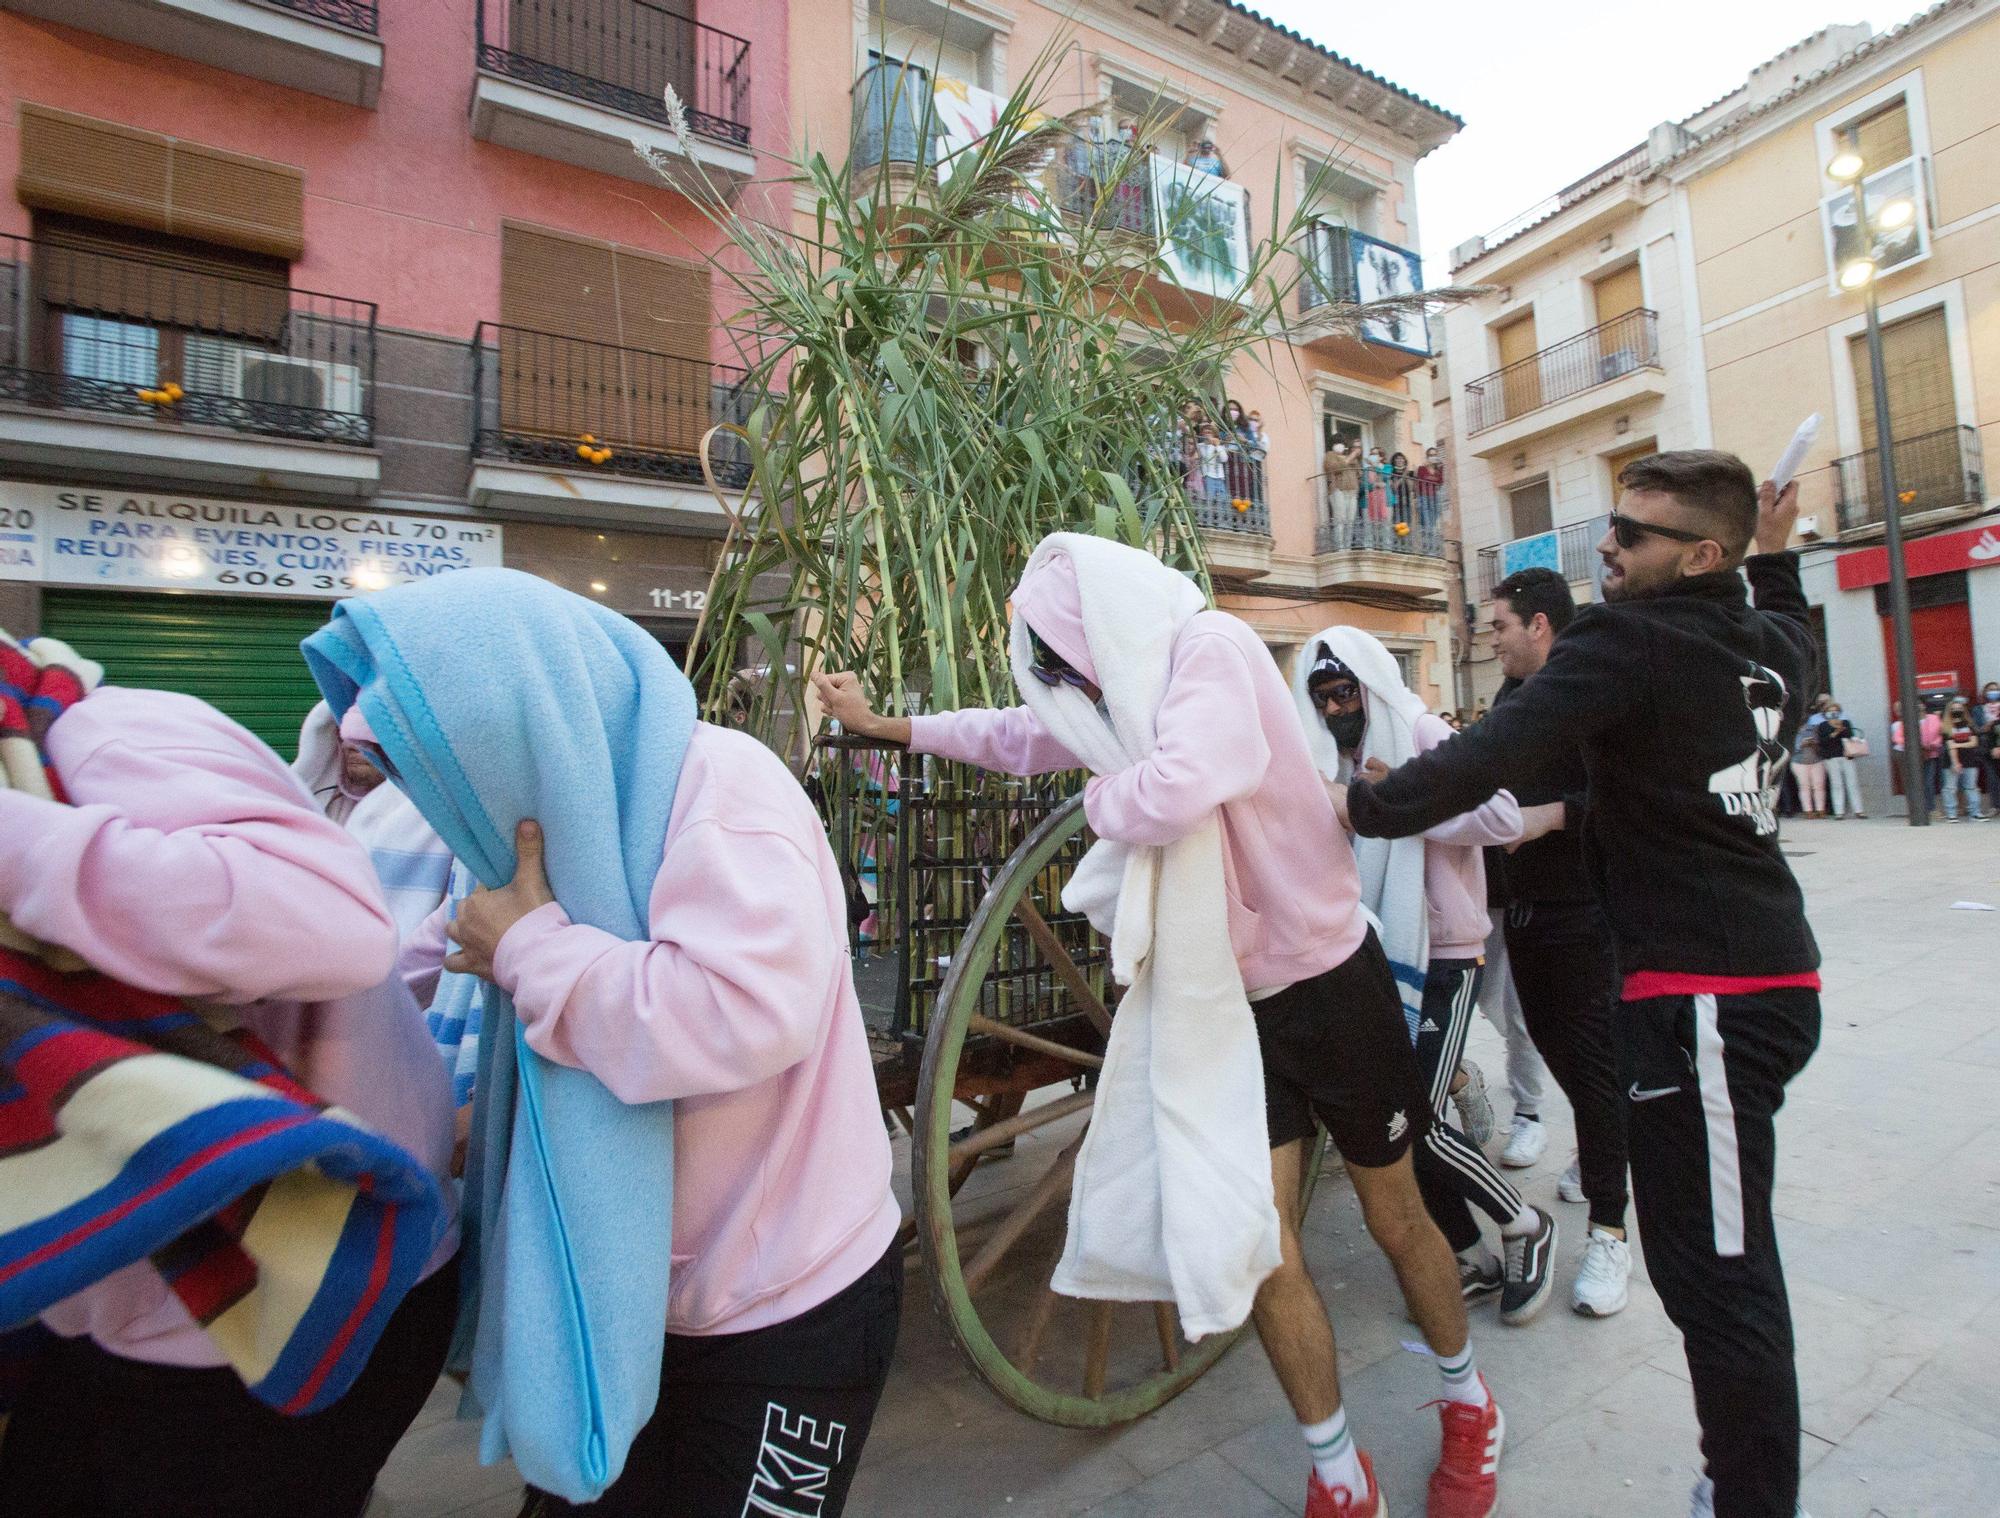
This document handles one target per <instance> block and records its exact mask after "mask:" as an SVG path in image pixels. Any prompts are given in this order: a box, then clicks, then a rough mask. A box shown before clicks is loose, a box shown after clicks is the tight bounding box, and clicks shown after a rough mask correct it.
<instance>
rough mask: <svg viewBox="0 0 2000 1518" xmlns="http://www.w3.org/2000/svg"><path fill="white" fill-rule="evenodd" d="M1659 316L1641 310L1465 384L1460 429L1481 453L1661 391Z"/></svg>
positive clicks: (1498, 450)
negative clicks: (1463, 411)
mask: <svg viewBox="0 0 2000 1518" xmlns="http://www.w3.org/2000/svg"><path fill="white" fill-rule="evenodd" d="M1659 326H1660V319H1659V316H1658V314H1657V313H1656V312H1653V311H1648V310H1646V309H1645V308H1643V307H1641V308H1640V309H1639V310H1636V311H1628V312H1626V313H1625V314H1624V315H1623V316H1617V317H1613V318H1612V319H1611V320H1610V321H1608V322H1605V323H1604V324H1603V325H1601V326H1597V327H1592V328H1591V329H1590V330H1589V331H1588V332H1583V333H1579V334H1578V335H1577V336H1575V337H1572V338H1567V339H1565V340H1564V341H1562V342H1559V343H1556V344H1554V345H1553V346H1551V347H1547V348H1544V349H1542V350H1541V351H1540V352H1538V353H1531V354H1529V355H1528V356H1527V357H1526V358H1524V359H1522V360H1520V362H1518V363H1513V364H1509V365H1508V366H1507V367H1506V368H1504V369H1496V370H1495V371H1494V372H1493V373H1491V374H1488V375H1483V376H1481V377H1480V378H1479V379H1476V380H1473V381H1472V382H1471V383H1470V384H1468V385H1467V386H1466V387H1465V418H1466V432H1467V435H1468V437H1469V438H1470V439H1471V440H1472V451H1473V452H1474V453H1476V454H1478V455H1479V456H1480V457H1481V458H1492V457H1494V456H1496V455H1498V454H1502V453H1505V452H1507V451H1508V450H1509V449H1511V448H1514V447H1516V446H1517V445H1519V444H1521V443H1524V442H1527V441H1528V440H1529V439H1531V438H1537V437H1543V436H1546V435H1547V434H1549V433H1551V432H1557V431H1560V430H1561V429H1562V428H1565V427H1571V426H1574V425H1576V424H1577V423H1579V422H1585V421H1589V420H1591V419H1592V418H1594V417H1598V416H1604V415H1608V414H1609V413H1611V412H1614V411H1622V410H1623V409H1625V408H1626V407H1627V406H1630V405H1633V404H1634V403H1635V402H1638V401H1642V400H1647V399H1653V398H1658V397H1660V396H1663V395H1665V394H1666V379H1665V377H1664V375H1663V374H1662V373H1661V369H1660V334H1659Z"/></svg>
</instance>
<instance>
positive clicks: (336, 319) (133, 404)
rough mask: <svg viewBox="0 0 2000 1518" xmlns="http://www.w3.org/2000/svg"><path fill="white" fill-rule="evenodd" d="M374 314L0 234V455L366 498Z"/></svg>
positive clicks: (365, 305)
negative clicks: (3, 236) (364, 496)
mask: <svg viewBox="0 0 2000 1518" xmlns="http://www.w3.org/2000/svg"><path fill="white" fill-rule="evenodd" d="M374 380H375V307H374V305H373V304H372V303H371V302H368V301H357V300H347V299H344V298H342V297H340V296H334V295H319V294H315V293H313V292H311V291H307V290H294V289H291V288H288V287H287V286H285V285H281V284H277V283H275V282H270V281H263V280H257V279H252V278H237V277H234V276H230V275H225V274H220V273H214V272H207V271H197V270H191V269H185V268H177V267H172V266H169V265H165V264H156V263H150V262H147V261H146V260H144V259H141V258H138V257H133V256H124V255H118V254H111V253H105V252H101V251H95V250H90V249H85V248H80V247H71V246H67V245H64V244H54V243H38V242H32V241H30V240H28V239H26V238H18V237H5V238H0V460H5V461H7V462H10V463H19V464H30V465H46V466H59V467H62V468H65V469H99V470H106V471H110V472H114V473H119V474H126V475H139V476H141V477H144V478H147V479H151V480H158V479H161V478H170V479H173V480H175V481H180V482H202V483H215V482H222V483H235V484H256V485H262V486H265V487H267V488H277V489H290V490H303V491H311V492H316V493H321V494H334V495H363V494H367V493H368V492H370V491H372V490H373V489H374V486H375V481H376V479H377V478H378V476H379V473H380V469H379V464H378V461H377V459H376V457H375V455H374V453H373V452H372V451H370V450H371V445H372V443H373V441H374V427H373V416H374Z"/></svg>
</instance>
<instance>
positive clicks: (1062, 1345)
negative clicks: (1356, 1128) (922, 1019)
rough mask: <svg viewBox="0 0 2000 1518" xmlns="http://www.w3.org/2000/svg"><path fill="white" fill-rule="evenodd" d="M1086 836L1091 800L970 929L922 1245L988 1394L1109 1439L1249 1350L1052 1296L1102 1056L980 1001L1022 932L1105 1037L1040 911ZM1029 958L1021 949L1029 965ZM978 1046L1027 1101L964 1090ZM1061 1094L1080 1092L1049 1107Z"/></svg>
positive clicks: (1023, 859) (1041, 837)
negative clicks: (958, 1133) (962, 1108)
mask: <svg viewBox="0 0 2000 1518" xmlns="http://www.w3.org/2000/svg"><path fill="white" fill-rule="evenodd" d="M1083 828H1084V816H1083V802H1082V798H1081V797H1077V798H1075V799H1073V800H1071V801H1070V802H1068V803H1067V804H1066V805H1064V806H1062V807H1061V808H1059V809H1057V810H1056V811H1055V812H1053V813H1051V814H1050V815H1049V816H1048V817H1047V818H1046V819H1045V820H1044V821H1043V822H1042V823H1041V825H1040V826H1038V827H1037V828H1036V829H1035V830H1034V832H1032V833H1031V834H1029V836H1028V837H1027V838H1026V839H1025V840H1024V841H1023V842H1022V844H1021V846H1020V847H1019V848H1018V849H1016V850H1015V851H1014V854H1013V856H1012V857H1011V858H1010V859H1008V861H1007V862H1006V864H1005V865H1004V866H1002V867H1001V869H1000V871H999V872H998V874H997V875H996V876H995V877H994V880H993V883H992V885H991V886H990V887H989V888H988V890H987V892H986V895H985V897H984V899H983V900H982V901H981V902H980V904H979V908H978V910H977V911H975V912H974V913H973V916H972V920H971V922H970V923H969V924H967V926H966V930H965V936H964V938H963V939H962V940H960V943H959V946H958V950H957V952H956V953H954V954H953V955H952V961H951V967H950V970H949V972H948V973H947V974H946V976H945V980H944V984H943V985H942V986H941V987H940V988H939V991H938V997H937V1003H936V1008H935V1010H934V1011H933V1013H932V1016H931V1023H930V1027H929V1030H928V1032H927V1034H926V1037H925V1043H924V1058H923V1067H922V1069H921V1071H920V1073H919V1075H918V1079H917V1103H916V1125H915V1128H914V1130H913V1132H912V1135H911V1138H912V1145H911V1149H912V1154H911V1160H912V1181H913V1189H914V1191H915V1198H916V1218H915V1231H916V1238H917V1244H918V1247H919V1249H920V1250H921V1251H922V1254H923V1262H924V1266H925V1270H926V1273H927V1274H928V1276H929V1278H930V1283H931V1297H932V1300H933V1302H934V1303H935V1304H936V1306H937V1309H938V1312H939V1313H940V1314H941V1315H942V1317H943V1318H944V1321H945V1324H946V1326H947V1327H948V1328H949V1329H950V1332H951V1335H952V1337H953V1338H954V1339H955V1340H956V1341H957V1342H958V1346H959V1348H960V1349H961V1350H963V1351H964V1353H965V1356H966V1358H967V1359H968V1360H970V1361H971V1363H972V1366H973V1369H974V1370H975V1371H976V1372H977V1373H978V1374H979V1377H980V1379H982V1380H983V1381H985V1382H986V1384H987V1385H988V1386H990V1387H992V1388H993V1390H994V1391H996V1392H998V1393H999V1394H1000V1396H1001V1398H1002V1399H1003V1400H1005V1401H1006V1402H1008V1403H1010V1404H1012V1405H1013V1406H1014V1407H1016V1408H1018V1409H1020V1410H1021V1411H1022V1412H1024V1413H1027V1414H1028V1415H1029V1416H1030V1417H1034V1418H1039V1419H1041V1420H1042V1421H1043V1422H1047V1423H1059V1424H1065V1425H1067V1426H1069V1427H1072V1428H1110V1427H1114V1426H1116V1425H1118V1424H1121V1423H1129V1422H1131V1421H1132V1420H1133V1419H1135V1418H1140V1417H1143V1416H1144V1415H1145V1414H1147V1413H1149V1412H1151V1411H1153V1410H1154V1409H1155V1408H1157V1407H1159V1406H1161V1405H1162V1404H1163V1403H1165V1402H1167V1401H1169V1400H1170V1399H1172V1398H1173V1397H1174V1396H1176V1395H1178V1394H1179V1393H1180V1392H1182V1391H1184V1390H1186V1388H1187V1387H1188V1386H1190V1385H1192V1384H1193V1382H1194V1380H1195V1378H1196V1377H1198V1376H1200V1375H1201V1374H1202V1372H1203V1371H1205V1370H1207V1369H1208V1368H1209V1367H1210V1366H1211V1365H1213V1364H1214V1363H1215V1362H1216V1361H1217V1360H1218V1359H1220V1358H1221V1357H1222V1355H1223V1353H1224V1352H1225V1351H1226V1350H1227V1349H1228V1348H1229V1346H1230V1345H1231V1344H1232V1343H1234V1342H1235V1339H1236V1334H1212V1335H1210V1336H1209V1337H1207V1338H1205V1339H1203V1340H1201V1341H1200V1342H1199V1343H1195V1344H1190V1343H1189V1342H1188V1341H1187V1340H1186V1339H1184V1338H1183V1337H1182V1336H1181V1332H1180V1320H1179V1317H1178V1315H1177V1314H1176V1312H1175V1311H1174V1309H1173V1306H1172V1304H1171V1303H1166V1302H1157V1303H1145V1302H1139V1303H1112V1302H1091V1301H1079V1300H1077V1299H1075V1298H1071V1297H1064V1296H1061V1295H1059V1294H1057V1293H1056V1292H1054V1291H1053V1290H1051V1289H1050V1287H1049V1280H1050V1278H1051V1276H1052V1275H1053V1273H1054V1270H1055V1264H1056V1260H1057V1257H1058V1256H1059V1255H1060V1253H1061V1250H1062V1244H1063V1238H1064V1234H1065V1232H1066V1226H1067V1220H1068V1216H1069V1195H1070V1179H1071V1174H1072V1170H1073V1167H1074V1166H1075V1163H1076V1155H1077V1150H1078V1148H1079V1146H1080V1145H1081V1144H1082V1141H1083V1134H1084V1130H1085V1128H1086V1127H1087V1125H1088V1124H1089V1121H1090V1107H1091V1103H1092V1101H1093V1100H1094V1096H1095V1093H1094V1090H1093V1089H1092V1088H1091V1087H1090V1086H1089V1085H1088V1084H1087V1083H1086V1082H1084V1081H1082V1080H1081V1077H1083V1076H1085V1075H1086V1074H1088V1073H1089V1072H1090V1071H1092V1070H1094V1069H1095V1068H1097V1067H1098V1066H1099V1065H1100V1064H1101V1063H1102V1059H1101V1057H1100V1056H1101V1049H1102V1044H1101V1043H1099V1044H1097V1046H1096V1050H1095V1051H1091V1050H1082V1049H1068V1048H1066V1047H1064V1046H1062V1045H1059V1044H1057V1043H1055V1042H1052V1041H1051V1040H1048V1039H1045V1038H1041V1037H1039V1036H1038V1035H1036V1034H1035V1033H1033V1032H1023V1031H1021V1030H1018V1029H1012V1028H1010V1027H1008V1026H1007V1025H1004V1024H1000V1023H997V1022H996V1021H994V1020H993V1019H990V1018H987V1017H985V1016H982V1015H981V1013H980V1011H979V1007H980V992H981V988H982V986H983V985H984V984H985V982H986V979H987V976H988V974H989V973H990V972H991V971H992V970H993V969H994V967H995V961H996V958H997V957H998V956H999V954H1000V952H1001V950H1002V948H1003V946H1005V945H1007V944H1008V942H1009V938H1010V935H1009V931H1008V930H1009V926H1010V924H1012V923H1013V922H1015V921H1016V920H1017V919H1018V920H1020V921H1021V922H1022V923H1023V925H1024V926H1025V927H1026V928H1027V931H1028V937H1029V940H1030V942H1031V944H1032V946H1033V947H1032V949H1031V951H1030V952H1032V953H1035V954H1038V955H1040V956H1041V963H1043V964H1046V965H1047V966H1048V967H1049V968H1050V970H1052V971H1053V973H1054V977H1055V978H1056V979H1057V980H1060V981H1061V982H1062V983H1063V984H1064V985H1065V986H1066V987H1067V988H1068V990H1069V993H1070V997H1071V1000H1072V1002H1080V1003H1083V1004H1084V1010H1085V1011H1087V1012H1089V1013H1090V1017H1091V1021H1092V1022H1093V1023H1096V1024H1097V1025H1098V1026H1100V1027H1108V1023H1109V1013H1108V1012H1107V1011H1106V1009H1105V1008H1104V1007H1103V1006H1102V1004H1101V1003H1098V1002H1096V998H1095V997H1094V996H1092V995H1090V993H1089V992H1088V983H1087V980H1086V977H1085V976H1083V975H1082V974H1081V973H1079V972H1077V971H1076V969H1075V966H1074V964H1073V962H1070V961H1069V960H1068V957H1067V954H1066V953H1065V951H1064V949H1063V947H1062V945H1061V944H1060V942H1058V941H1057V935H1056V934H1054V933H1053V932H1052V931H1051V930H1050V929H1049V928H1048V927H1047V925H1046V922H1045V919H1044V918H1043V917H1042V916H1041V912H1042V911H1043V910H1045V909H1047V908H1049V907H1050V906H1051V903H1049V902H1047V901H1046V900H1044V901H1037V900H1036V892H1037V890H1038V889H1041V890H1046V888H1047V877H1046V876H1045V874H1044V872H1045V871H1047V870H1048V869H1049V867H1050V865H1051V864H1052V863H1053V862H1054V861H1055V860H1056V859H1057V856H1058V854H1059V853H1060V852H1061V850H1062V848H1063V846H1064V845H1065V844H1066V843H1069V842H1070V840H1072V839H1073V838H1075V837H1076V836H1077V834H1079V833H1081V832H1082V831H1083ZM1020 948H1021V945H1020V942H1019V940H1018V938H1017V939H1016V940H1015V942H1014V953H1015V954H1016V955H1018V953H1019V952H1020ZM968 1033H973V1034H977V1035H981V1036H984V1037H986V1038H997V1039H1001V1040H1004V1041H1007V1042H1011V1043H1013V1044H1015V1045H1016V1046H1017V1052H1018V1053H1019V1054H1021V1055H1022V1056H1024V1058H1023V1059H1022V1060H1021V1062H1020V1065H1019V1067H1018V1068H1022V1069H1026V1070H1029V1071H1031V1072H1033V1073H1032V1074H1030V1075H1028V1076H1026V1077H1024V1078H1023V1083H1022V1087H1021V1089H1020V1090H1017V1091H1014V1092H1012V1093H1001V1092H997V1091H993V1090H990V1089H982V1090H979V1091H977V1092H975V1091H973V1090H971V1089H969V1088H970V1087H971V1086H974V1085H978V1086H981V1087H990V1085H991V1082H978V1083H973V1082H963V1083H962V1082H961V1080H960V1069H959V1066H960V1055H961V1054H962V1052H963V1051H964V1047H965V1041H966V1036H967V1034H968ZM1063 1085H1075V1086H1077V1087H1079V1088H1080V1089H1075V1090H1071V1091H1066V1092H1062V1093H1060V1094H1056V1095H1054V1096H1052V1097H1048V1096H1043V1095H1041V1094H1040V1093H1041V1092H1042V1091H1043V1090H1045V1089H1046V1088H1049V1087H1051V1086H1063ZM1023 1096H1026V1097H1027V1102H1026V1104H1025V1105H1024V1104H1023V1100H1022V1098H1023ZM955 1100H956V1101H959V1102H963V1103H967V1104H968V1105H970V1104H972V1103H973V1102H974V1101H976V1102H977V1104H978V1105H977V1107H976V1109H975V1110H976V1121H975V1124H974V1127H973V1130H972V1132H971V1133H970V1134H968V1135H967V1136H966V1137H965V1138H963V1139H961V1140H960V1141H959V1142H958V1143H953V1142H952V1137H951V1135H952V1130H953V1128H954V1126H957V1120H956V1119H955V1118H954V1116H953V1103H954V1101H955ZM1003 1113H1004V1114H1006V1115H1005V1116H1004V1117H1003V1116H1001V1114H1003ZM1010 1139H1011V1140H1013V1141H1014V1143H1015V1144H1016V1146H1017V1147H1016V1148H1015V1150H1014V1157H1013V1158H1012V1159H1010V1160H1006V1161H1004V1162H1001V1163H997V1164H990V1165H987V1166H985V1167H983V1168H980V1169H978V1172H977V1175H976V1176H975V1175H974V1171H975V1167H979V1164H980V1158H981V1156H982V1155H984V1154H986V1153H987V1152H989V1151H991V1150H993V1149H995V1148H997V1147H999V1146H1001V1145H1004V1144H1006V1143H1007V1142H1008V1141H1009V1140H1010ZM1319 1158H1320V1156H1319V1151H1318V1149H1317V1148H1315V1151H1314V1153H1313V1154H1312V1155H1310V1156H1309V1157H1308V1161H1309V1162H1308V1163H1307V1164H1306V1166H1305V1176H1304V1197H1303V1202H1304V1203H1310V1201H1311V1199H1312V1190H1313V1186H1314V1183H1315V1182H1316V1181H1317V1179H1318V1176H1319V1170H1320V1165H1319ZM969 1178H970V1180H971V1183H970V1184H968V1180H969ZM1301 1211H1302V1212H1303V1206H1302V1207H1301ZM1238 1332H1239V1333H1240V1332H1241V1330H1238Z"/></svg>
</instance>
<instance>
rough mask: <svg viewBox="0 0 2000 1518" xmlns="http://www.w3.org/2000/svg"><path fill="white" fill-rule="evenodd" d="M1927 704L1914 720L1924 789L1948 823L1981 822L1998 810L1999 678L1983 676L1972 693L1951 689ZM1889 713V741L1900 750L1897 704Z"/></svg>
mask: <svg viewBox="0 0 2000 1518" xmlns="http://www.w3.org/2000/svg"><path fill="white" fill-rule="evenodd" d="M1926 707H1927V708H1928V709H1927V710H1926V711H1925V712H1924V714H1923V717H1922V719H1921V720H1919V722H1918V723H1917V747H1918V750H1919V752H1921V754H1922V755H1923V761H1924V785H1925V787H1926V789H1928V790H1929V792H1930V794H1931V796H1932V797H1933V798H1934V799H1935V800H1937V801H1940V802H1942V803H1943V806H1944V815H1945V820H1946V821H1947V822H1983V821H1985V820H1986V819H1987V818H1988V817H1991V816H1993V815H1994V814H1995V812H1996V811H2000V680H1988V681H1987V682H1986V683H1985V685H1983V686H1981V687H1980V688H1979V690H1978V692H1977V693H1976V694H1975V695H1973V696H1969V697H1968V696H1961V695H1958V694H1957V693H1955V692H1954V693H1952V694H1950V695H1948V696H1945V697H1943V698H1942V699H1941V700H1937V701H1935V702H1927V703H1926ZM1894 714H1895V718H1896V720H1895V721H1894V722H1892V723H1891V724H1890V725H1889V744H1890V747H1891V749H1892V750H1893V751H1894V752H1896V753H1898V754H1900V753H1901V752H1902V750H1903V721H1902V717H1903V709H1902V707H1901V705H1900V704H1898V705H1897V706H1896V707H1895V708H1894ZM1982 792H1983V795H1982Z"/></svg>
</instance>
